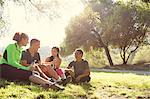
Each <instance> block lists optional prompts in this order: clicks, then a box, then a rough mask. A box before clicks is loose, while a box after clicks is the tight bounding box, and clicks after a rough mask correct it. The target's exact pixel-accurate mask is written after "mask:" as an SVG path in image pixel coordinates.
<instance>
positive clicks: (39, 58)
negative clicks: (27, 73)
mask: <svg viewBox="0 0 150 99" xmlns="http://www.w3.org/2000/svg"><path fill="white" fill-rule="evenodd" d="M40 61H41V57H40V54H39V53H38V62H40Z"/></svg>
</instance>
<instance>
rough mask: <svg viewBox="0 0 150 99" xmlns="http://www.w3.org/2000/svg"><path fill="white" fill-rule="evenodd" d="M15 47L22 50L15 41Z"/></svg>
mask: <svg viewBox="0 0 150 99" xmlns="http://www.w3.org/2000/svg"><path fill="white" fill-rule="evenodd" d="M15 46H16V49H17V50H23V48H21V47H19V45H18V44H17V43H15Z"/></svg>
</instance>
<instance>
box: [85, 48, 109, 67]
mask: <svg viewBox="0 0 150 99" xmlns="http://www.w3.org/2000/svg"><path fill="white" fill-rule="evenodd" d="M85 59H86V60H88V62H89V64H90V66H91V67H97V68H100V67H104V66H106V65H108V61H107V58H106V56H105V52H104V50H103V49H97V50H96V49H95V50H92V51H89V52H86V53H85Z"/></svg>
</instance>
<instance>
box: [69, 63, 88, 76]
mask: <svg viewBox="0 0 150 99" xmlns="http://www.w3.org/2000/svg"><path fill="white" fill-rule="evenodd" d="M69 67H73V68H74V73H75V77H78V76H79V75H81V74H83V73H84V71H85V70H86V69H89V64H88V62H87V61H86V60H82V61H80V62H77V61H72V62H71V63H70V64H69Z"/></svg>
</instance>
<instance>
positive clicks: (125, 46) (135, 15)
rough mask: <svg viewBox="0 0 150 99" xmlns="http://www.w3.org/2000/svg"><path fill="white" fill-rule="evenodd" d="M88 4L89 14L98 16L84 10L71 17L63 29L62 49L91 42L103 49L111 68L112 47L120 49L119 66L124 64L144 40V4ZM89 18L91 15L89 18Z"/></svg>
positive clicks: (106, 1) (146, 15) (95, 1)
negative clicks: (63, 43) (120, 60)
mask: <svg viewBox="0 0 150 99" xmlns="http://www.w3.org/2000/svg"><path fill="white" fill-rule="evenodd" d="M90 4H91V5H90V6H91V7H92V9H93V11H94V12H92V11H90V12H92V13H95V12H97V13H98V14H97V13H96V15H93V14H88V13H85V12H86V10H87V9H85V11H84V13H82V14H81V15H80V16H78V17H75V18H73V19H72V20H71V21H70V24H69V25H68V27H67V28H66V35H67V37H66V43H65V44H66V46H67V47H68V48H69V47H70V49H75V48H77V47H80V46H85V45H84V43H85V44H86V45H88V46H91V44H90V43H89V44H87V43H86V42H87V41H88V42H89V40H90V41H92V42H93V41H94V44H97V45H98V47H100V46H101V47H103V48H104V49H105V51H106V55H107V56H108V60H109V62H110V65H111V56H110V54H109V49H108V46H109V45H113V46H114V48H115V47H117V48H119V49H120V56H121V58H122V60H123V64H127V62H128V59H129V57H130V56H131V54H132V53H133V52H134V51H136V50H137V49H138V48H139V46H141V45H142V44H143V42H144V41H145V38H146V33H147V31H148V28H149V24H150V23H149V22H150V20H149V16H150V15H149V14H150V13H149V11H150V10H149V8H148V6H145V7H144V6H142V5H145V4H143V3H140V4H138V3H137V2H135V3H131V2H129V3H126V4H124V3H122V2H112V1H111V0H92V1H90ZM89 15H93V16H92V18H91V17H89ZM83 16H84V17H83ZM91 30H92V31H93V32H94V33H93V34H94V35H92V33H91ZM89 37H90V38H89ZM91 38H92V39H91ZM73 39H74V40H73ZM95 41H97V42H95ZM96 47H97V46H96ZM67 52H68V50H67ZM107 52H108V53H107ZM112 64H113V63H112Z"/></svg>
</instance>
